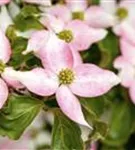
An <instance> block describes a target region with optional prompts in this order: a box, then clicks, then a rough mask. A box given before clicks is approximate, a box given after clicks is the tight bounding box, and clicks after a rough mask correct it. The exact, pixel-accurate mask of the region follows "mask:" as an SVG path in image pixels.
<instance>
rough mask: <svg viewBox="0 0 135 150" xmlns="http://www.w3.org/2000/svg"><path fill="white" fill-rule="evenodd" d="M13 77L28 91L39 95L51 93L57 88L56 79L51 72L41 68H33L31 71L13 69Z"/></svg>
mask: <svg viewBox="0 0 135 150" xmlns="http://www.w3.org/2000/svg"><path fill="white" fill-rule="evenodd" d="M12 76H14V78H17V80H18V81H20V82H21V83H22V84H23V85H24V86H26V87H27V88H28V90H29V91H31V92H33V93H35V94H37V95H40V96H50V95H53V94H54V93H55V92H56V90H57V88H58V81H57V78H56V76H55V74H53V73H52V72H50V71H49V70H44V69H42V68H35V69H33V70H31V71H25V72H22V71H14V72H13V73H12Z"/></svg>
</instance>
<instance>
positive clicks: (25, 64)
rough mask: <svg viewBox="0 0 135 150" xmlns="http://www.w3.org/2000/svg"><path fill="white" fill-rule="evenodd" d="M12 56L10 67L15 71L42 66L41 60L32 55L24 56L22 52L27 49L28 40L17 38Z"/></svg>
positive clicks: (13, 44)
mask: <svg viewBox="0 0 135 150" xmlns="http://www.w3.org/2000/svg"><path fill="white" fill-rule="evenodd" d="M11 46H12V56H11V59H10V61H9V65H11V66H13V67H14V68H15V69H18V68H21V69H22V68H25V69H30V68H33V67H35V66H41V63H40V60H39V59H37V58H36V57H35V56H34V55H33V54H32V53H30V54H27V55H23V54H22V52H23V51H24V50H25V49H26V47H27V39H25V38H22V37H16V38H15V39H14V40H13V41H12V45H11Z"/></svg>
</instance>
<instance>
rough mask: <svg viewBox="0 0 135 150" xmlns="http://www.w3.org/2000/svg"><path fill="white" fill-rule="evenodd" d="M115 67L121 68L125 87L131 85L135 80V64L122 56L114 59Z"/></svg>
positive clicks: (122, 81)
mask: <svg viewBox="0 0 135 150" xmlns="http://www.w3.org/2000/svg"><path fill="white" fill-rule="evenodd" d="M114 67H115V68H116V69H118V70H119V77H120V79H121V84H122V85H123V86H124V87H130V86H131V84H132V82H133V81H134V74H135V70H134V66H133V65H132V64H131V63H129V62H128V61H127V60H126V59H125V58H124V57H123V56H120V57H118V58H116V60H115V61H114Z"/></svg>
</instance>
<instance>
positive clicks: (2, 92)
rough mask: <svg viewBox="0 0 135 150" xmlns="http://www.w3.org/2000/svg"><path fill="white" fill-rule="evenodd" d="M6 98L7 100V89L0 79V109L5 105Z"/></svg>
mask: <svg viewBox="0 0 135 150" xmlns="http://www.w3.org/2000/svg"><path fill="white" fill-rule="evenodd" d="M7 98H8V87H7V85H6V83H5V82H4V81H3V80H2V79H0V109H1V108H2V107H3V105H4V104H5V102H6V100H7Z"/></svg>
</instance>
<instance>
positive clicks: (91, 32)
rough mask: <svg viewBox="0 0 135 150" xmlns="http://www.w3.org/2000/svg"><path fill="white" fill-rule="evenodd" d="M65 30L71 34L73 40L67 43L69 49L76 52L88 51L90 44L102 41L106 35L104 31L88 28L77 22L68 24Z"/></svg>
mask: <svg viewBox="0 0 135 150" xmlns="http://www.w3.org/2000/svg"><path fill="white" fill-rule="evenodd" d="M66 29H67V30H71V31H72V32H73V40H72V41H71V42H70V43H69V45H70V47H71V48H72V49H74V50H78V51H82V50H86V49H88V48H89V46H90V45H91V44H93V43H95V42H98V41H100V40H102V39H103V38H104V37H105V36H106V35H107V31H106V30H104V29H94V28H90V27H89V26H88V25H86V24H85V23H84V22H82V21H79V20H74V21H71V22H69V23H68V25H67V26H66ZM82 29H83V30H82Z"/></svg>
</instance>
